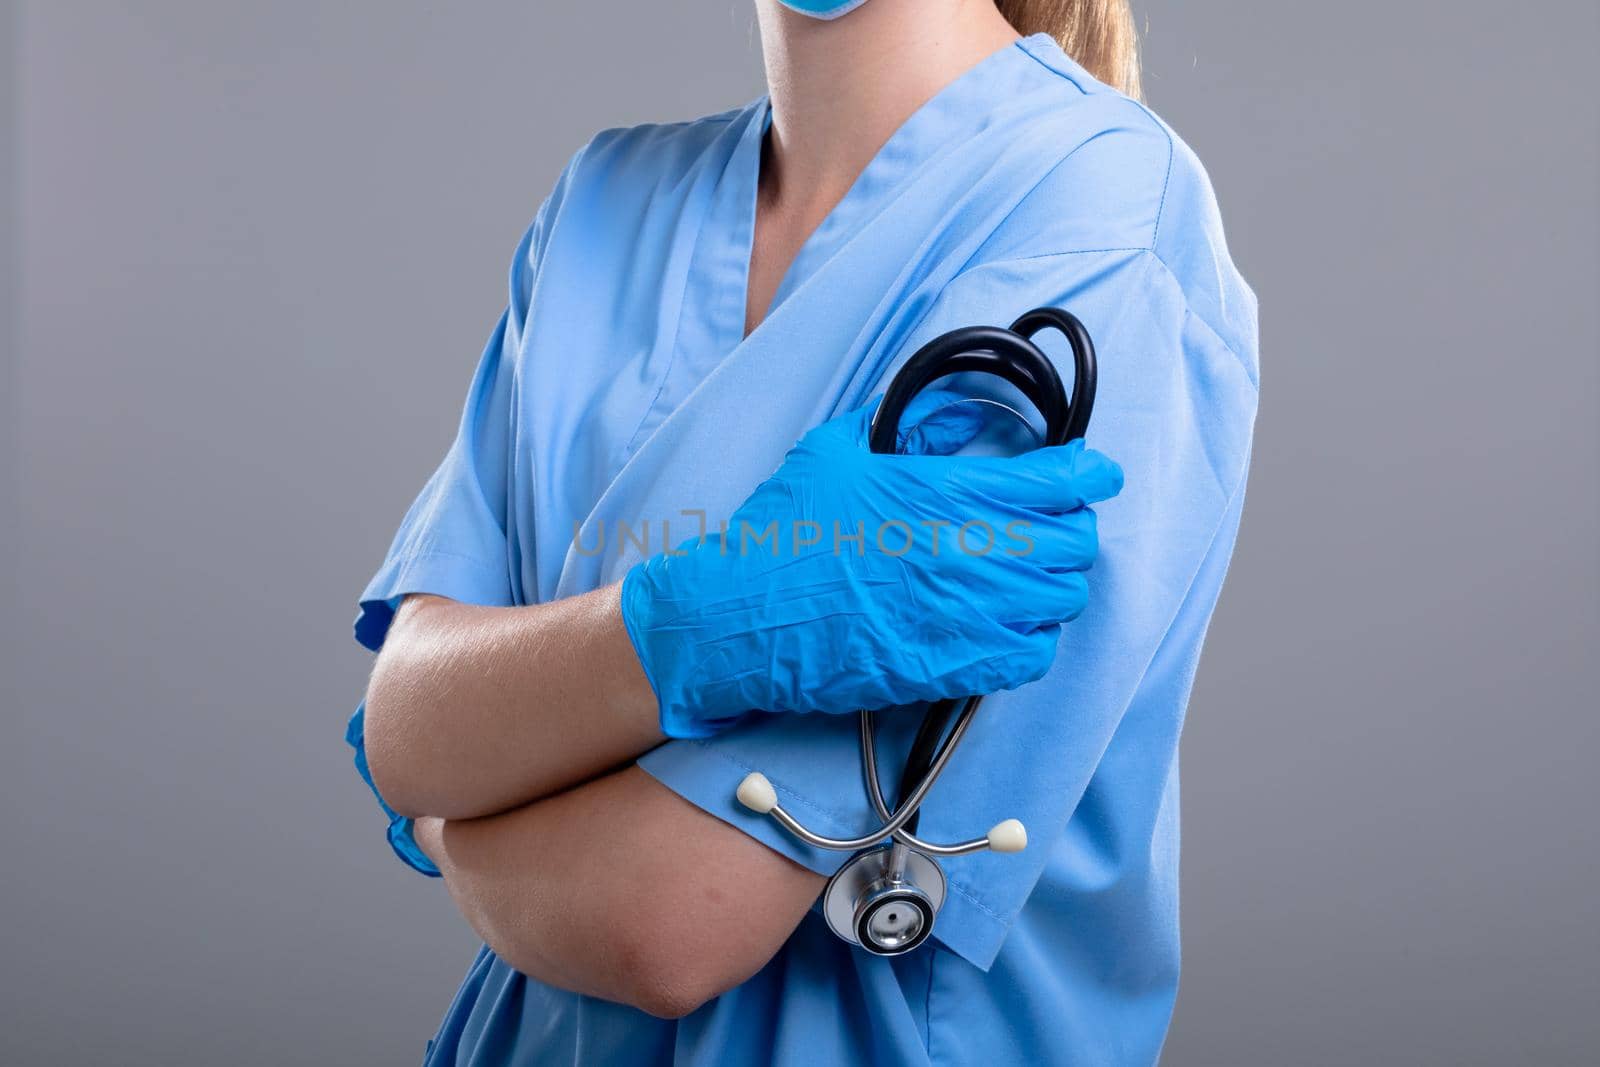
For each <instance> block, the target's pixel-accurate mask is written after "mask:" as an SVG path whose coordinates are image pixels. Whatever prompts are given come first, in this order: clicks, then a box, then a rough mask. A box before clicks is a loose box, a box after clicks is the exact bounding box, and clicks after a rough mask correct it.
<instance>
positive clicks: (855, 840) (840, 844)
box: [766, 701, 988, 852]
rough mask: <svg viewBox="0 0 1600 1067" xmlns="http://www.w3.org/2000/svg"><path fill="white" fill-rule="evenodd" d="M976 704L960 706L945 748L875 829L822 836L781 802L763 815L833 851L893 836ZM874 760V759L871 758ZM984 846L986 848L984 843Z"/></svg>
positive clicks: (935, 775)
mask: <svg viewBox="0 0 1600 1067" xmlns="http://www.w3.org/2000/svg"><path fill="white" fill-rule="evenodd" d="M975 707H976V704H975V702H973V701H968V704H967V707H965V708H963V709H962V712H961V717H960V718H958V719H957V720H956V724H955V725H954V726H952V727H951V728H950V737H949V739H948V741H947V742H946V743H945V745H944V747H943V748H941V749H940V750H939V754H938V755H937V756H935V757H934V760H933V764H932V765H931V766H930V767H929V768H928V773H927V774H925V775H924V776H923V778H922V781H920V782H918V783H917V786H916V788H915V789H913V790H912V791H911V795H910V796H908V797H906V802H905V803H904V804H902V805H900V810H899V811H897V812H895V813H894V814H893V815H888V814H884V815H882V816H881V817H882V818H884V820H885V822H884V824H883V825H882V826H880V827H878V828H877V829H876V830H873V831H871V832H869V833H866V834H862V835H861V836H860V837H850V838H844V837H824V836H823V835H822V834H819V833H814V832H812V831H811V830H808V829H806V828H805V827H804V826H802V825H801V824H800V822H799V820H797V819H796V818H795V817H794V816H793V815H790V814H789V813H788V812H787V811H785V810H784V809H783V806H782V805H780V804H773V805H772V806H771V807H768V808H766V814H768V815H771V816H772V817H773V818H774V819H776V820H777V821H778V823H779V824H780V825H782V827H783V828H784V829H785V830H788V831H789V832H790V833H791V834H793V835H794V836H796V837H798V838H799V839H800V840H802V841H804V842H805V843H806V844H808V845H811V846H813V847H816V848H826V849H831V850H832V851H835V852H854V851H856V850H857V849H863V848H868V847H870V846H872V845H876V844H877V843H878V842H879V841H882V840H883V839H884V838H886V837H893V836H895V835H896V833H897V831H899V830H900V829H901V827H903V826H905V824H906V823H907V822H909V821H910V820H911V816H913V815H915V814H916V813H917V809H918V808H919V807H921V806H922V801H923V799H924V798H926V797H927V795H928V790H930V789H932V788H933V783H934V782H936V781H938V780H939V775H940V774H941V773H943V771H944V768H945V764H947V763H949V762H950V756H951V754H952V753H954V752H955V749H956V744H957V742H959V741H960V740H961V735H962V734H964V733H966V731H967V725H968V724H969V723H971V721H972V713H973V711H974V710H975ZM861 714H862V715H863V716H870V715H871V712H867V711H863V712H862V713H861ZM867 726H868V731H867V733H866V735H865V736H866V737H868V738H870V737H871V720H870V718H869V719H868V720H867ZM869 751H870V750H869ZM872 758H873V757H872V756H871V755H868V754H866V753H864V754H863V762H866V760H868V759H872ZM874 762H876V761H875V760H874ZM872 778H873V780H874V781H876V780H877V775H873V776H872ZM769 788H770V786H769ZM878 799H879V800H880V801H881V800H882V797H881V796H880V797H879V798H878ZM880 810H881V809H880ZM984 847H988V843H987V842H985V843H984ZM962 851H963V852H966V851H974V850H971V849H967V848H964V847H963V848H962Z"/></svg>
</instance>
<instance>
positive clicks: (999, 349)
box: [868, 307, 1098, 834]
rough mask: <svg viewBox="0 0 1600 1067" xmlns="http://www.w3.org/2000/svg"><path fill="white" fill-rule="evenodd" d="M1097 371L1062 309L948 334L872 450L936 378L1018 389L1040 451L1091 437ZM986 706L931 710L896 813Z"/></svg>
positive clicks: (908, 370) (878, 423)
mask: <svg viewBox="0 0 1600 1067" xmlns="http://www.w3.org/2000/svg"><path fill="white" fill-rule="evenodd" d="M1050 328H1054V329H1056V330H1059V331H1060V332H1061V333H1062V334H1063V335H1064V336H1065V337H1066V339H1067V344H1068V345H1069V346H1070V347H1071V349H1072V369H1073V379H1072V392H1071V393H1070V394H1069V393H1068V392H1067V389H1066V386H1065V385H1064V384H1063V383H1062V381H1061V375H1060V374H1059V373H1057V371H1056V368H1055V364H1053V363H1051V362H1050V358H1049V357H1048V356H1046V355H1045V354H1044V352H1043V351H1041V350H1040V348H1039V346H1038V345H1036V344H1034V343H1033V340H1032V338H1033V336H1034V335H1035V334H1037V333H1038V332H1039V331H1041V330H1044V329H1050ZM1097 370H1098V368H1097V366H1096V362H1095V351H1094V342H1093V340H1091V339H1090V337H1089V331H1088V330H1087V329H1085V328H1084V325H1083V323H1082V322H1080V321H1078V319H1077V317H1076V316H1074V315H1073V314H1071V313H1070V312H1067V311H1063V310H1062V309H1060V308H1056V307H1040V308H1035V309H1034V310H1032V311H1029V312H1027V313H1026V314H1024V315H1022V316H1021V317H1020V318H1018V319H1017V320H1016V321H1015V322H1013V323H1012V324H1011V326H1010V327H1009V328H1007V329H1002V328H1000V327H998V326H967V327H962V328H960V329H955V330H951V331H949V332H948V333H943V334H940V335H939V336H938V337H935V338H934V339H933V340H931V341H929V342H928V343H927V344H925V345H923V346H922V347H921V348H919V349H918V350H917V351H916V352H915V353H914V354H913V355H912V356H911V358H910V359H908V360H907V361H906V362H905V365H904V366H902V367H901V368H900V370H899V371H898V372H897V373H896V374H895V376H894V378H893V380H892V381H890V383H889V388H888V389H887V390H886V391H885V392H884V396H883V400H882V402H881V403H880V404H879V405H878V410H877V412H876V413H875V414H874V415H873V417H872V425H871V428H870V430H869V431H868V446H869V447H870V448H871V449H872V451H873V452H877V453H884V454H886V453H892V452H894V451H896V448H897V443H898V437H899V431H900V419H901V417H902V416H903V415H904V414H905V410H906V407H907V405H909V404H910V403H911V401H912V399H913V398H915V397H916V395H917V394H918V393H920V392H922V390H923V389H925V388H927V387H928V386H929V385H931V384H932V383H933V382H935V381H937V380H938V379H940V378H944V377H947V376H949V375H951V374H960V373H963V372H980V373H985V374H993V375H996V376H998V377H1000V378H1004V379H1005V380H1006V381H1008V382H1010V383H1011V384H1012V385H1014V386H1016V387H1017V389H1018V390H1020V391H1021V392H1022V394H1023V396H1025V397H1027V398H1028V400H1029V402H1030V403H1032V404H1033V405H1034V407H1036V408H1037V409H1038V410H1039V414H1040V415H1041V416H1042V417H1043V418H1044V423H1045V434H1044V440H1043V444H1044V445H1047V446H1049V445H1063V444H1066V443H1067V442H1068V441H1073V440H1076V439H1078V438H1080V437H1082V436H1084V434H1085V433H1086V432H1087V431H1088V428H1089V416H1090V415H1091V414H1093V412H1094V396H1095V387H1096V384H1097V378H1098V375H1097ZM982 699H983V694H975V695H972V696H967V697H956V698H949V699H945V700H939V701H935V702H934V703H933V704H931V705H929V707H928V710H927V712H926V713H925V714H924V716H923V719H922V724H921V725H920V726H919V727H918V729H917V734H916V737H915V739H914V740H913V741H912V742H911V749H910V751H909V752H908V754H907V756H906V764H905V769H904V771H903V772H902V773H901V776H900V791H899V800H898V804H897V806H899V805H904V804H905V803H906V801H907V799H909V797H910V796H911V794H912V793H913V792H915V790H916V788H917V786H918V785H919V784H920V783H921V782H922V780H923V778H924V777H926V776H927V774H928V772H929V769H930V768H932V767H933V765H934V764H935V763H936V762H938V761H939V760H940V757H941V755H942V754H943V753H944V750H945V748H946V747H947V746H948V745H949V743H950V738H949V736H948V730H949V726H950V722H951V720H952V718H954V716H955V715H956V713H957V711H958V710H959V711H962V712H970V711H971V710H975V709H976V707H977V705H978V703H979V702H980V701H981V700H982ZM920 815H921V812H920V811H919V812H916V813H914V814H912V816H911V818H910V820H909V821H908V822H907V823H906V824H905V829H906V831H907V832H908V833H912V834H914V833H916V831H917V823H918V817H919V816H920Z"/></svg>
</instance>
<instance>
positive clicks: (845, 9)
mask: <svg viewBox="0 0 1600 1067" xmlns="http://www.w3.org/2000/svg"><path fill="white" fill-rule="evenodd" d="M866 2H867V0H844V3H839V2H838V0H778V3H780V4H782V5H783V6H784V7H786V8H788V9H790V10H791V11H798V12H800V14H802V15H810V16H811V17H812V18H814V19H836V18H838V17H839V16H840V15H848V14H849V13H850V12H852V11H854V10H855V9H856V8H858V7H860V6H861V5H862V4H864V3H866Z"/></svg>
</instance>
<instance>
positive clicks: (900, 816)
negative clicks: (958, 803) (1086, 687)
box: [736, 307, 1096, 956]
mask: <svg viewBox="0 0 1600 1067" xmlns="http://www.w3.org/2000/svg"><path fill="white" fill-rule="evenodd" d="M1046 328H1054V329H1057V330H1060V331H1061V333H1062V334H1064V335H1065V336H1066V338H1067V342H1068V344H1069V345H1070V346H1071V348H1072V360H1073V384H1072V393H1071V395H1070V396H1069V395H1068V393H1067V390H1066V386H1064V385H1063V384H1062V382H1061V376H1060V375H1059V374H1058V373H1057V372H1056V369H1055V365H1054V364H1053V363H1051V362H1050V359H1049V357H1047V356H1046V355H1045V354H1044V353H1043V352H1042V351H1040V349H1039V347H1038V346H1037V345H1035V344H1034V343H1033V341H1032V340H1031V338H1032V336H1033V335H1034V334H1036V333H1038V332H1039V331H1040V330H1043V329H1046ZM963 371H981V372H984V373H988V374H995V375H998V376H999V377H1001V378H1004V379H1005V380H1006V381H1009V382H1010V383H1011V384H1012V385H1015V386H1016V387H1017V388H1018V389H1019V390H1021V392H1022V394H1023V395H1024V396H1026V397H1027V398H1028V400H1029V402H1031V403H1032V404H1033V405H1034V406H1035V407H1036V408H1038V409H1039V414H1040V415H1041V416H1043V417H1044V421H1045V439H1044V443H1045V444H1046V445H1060V444H1065V443H1066V442H1067V441H1071V440H1074V439H1075V438H1079V437H1082V436H1083V435H1084V431H1085V430H1087V429H1088V425H1089V415H1090V413H1091V411H1092V410H1093V407H1094V395H1095V384H1096V367H1095V354H1094V344H1093V342H1092V341H1090V339H1089V332H1088V331H1087V330H1086V329H1084V326H1083V323H1081V322H1079V321H1078V320H1077V319H1076V318H1075V317H1074V316H1072V315H1071V314H1069V313H1068V312H1065V311H1062V310H1061V309H1060V308H1052V307H1044V308H1035V309H1034V310H1033V311H1030V312H1028V313H1027V314H1026V315H1023V316H1022V317H1021V318H1019V319H1017V321H1016V322H1014V323H1012V324H1011V328H1010V329H1001V328H999V327H996V326H969V327H965V328H962V329H958V330H951V331H950V332H948V333H944V334H940V335H939V336H938V337H935V338H934V339H933V340H931V341H929V342H928V343H927V344H925V345H923V346H922V347H921V348H919V349H918V350H917V351H916V353H915V354H913V355H912V357H911V358H910V359H909V360H907V361H906V363H905V365H904V366H902V367H901V368H900V370H899V372H898V373H896V374H895V376H894V379H893V380H892V381H891V382H890V383H889V388H888V389H887V390H886V391H885V392H884V396H883V400H882V402H881V403H880V404H879V405H878V410H877V411H876V412H875V413H874V414H873V417H872V425H871V428H870V430H869V431H868V445H869V447H870V448H871V449H872V451H874V452H879V453H888V452H893V451H895V445H896V442H897V440H898V437H899V432H900V419H901V417H902V416H903V415H904V414H905V410H906V407H907V405H908V404H910V402H911V401H912V399H914V398H915V397H916V395H917V394H918V393H919V392H921V391H922V390H923V389H924V388H926V387H927V386H928V385H930V384H932V383H933V382H934V381H937V380H938V379H940V378H944V377H947V376H948V375H951V374H958V373H961V372H963ZM982 699H983V698H982V697H981V696H971V697H967V698H965V699H963V700H941V701H938V702H936V703H935V704H933V705H932V706H931V707H930V708H929V709H928V713H927V715H925V716H924V719H923V722H922V726H921V728H920V729H919V730H918V731H917V737H916V739H915V740H914V741H913V742H912V745H911V753H910V755H909V756H908V757H907V759H906V767H905V770H904V772H903V773H902V775H901V782H900V797H901V799H900V803H899V805H898V806H897V807H896V808H895V809H894V810H893V811H891V810H890V809H889V805H888V803H887V801H885V800H884V796H883V788H882V786H881V785H880V784H879V782H878V759H877V746H876V743H875V740H874V735H875V731H874V730H873V712H871V711H868V710H862V711H861V712H860V713H859V721H860V732H861V765H862V771H863V774H864V776H865V778H866V788H867V798H868V799H869V800H870V801H871V803H872V808H873V811H875V812H876V813H877V815H878V818H880V819H882V820H883V823H882V825H880V826H878V827H877V828H876V829H874V830H871V831H869V832H867V833H865V834H862V835H861V836H859V837H853V838H836V837H827V836H825V835H823V834H818V833H816V832H814V831H812V830H809V829H807V828H806V827H805V826H803V825H802V824H801V823H800V822H799V821H798V820H797V819H796V818H795V817H794V816H793V815H791V814H790V813H789V812H788V811H786V810H785V809H784V807H783V805H781V804H779V803H778V791H777V790H776V789H775V788H774V787H773V785H772V783H771V782H770V781H769V780H768V779H767V777H766V776H765V775H763V774H761V773H759V772H752V773H750V774H748V775H746V776H745V778H744V780H743V781H741V782H740V783H739V788H738V791H737V793H736V796H737V797H738V800H739V803H740V804H742V805H744V806H745V807H746V808H748V809H750V810H751V811H753V812H755V813H756V814H758V815H766V816H768V817H770V818H772V819H773V820H775V821H776V822H777V823H778V824H779V825H780V826H782V827H783V828H784V829H785V830H787V831H788V832H789V833H791V834H793V835H794V836H795V837H797V838H799V839H800V840H801V841H804V842H805V843H806V844H808V845H812V846H814V847H816V848H822V849H829V850H832V851H837V852H854V853H856V854H855V855H854V856H851V857H850V859H849V860H848V861H847V862H846V863H845V864H844V866H842V867H840V868H839V870H838V871H837V872H835V874H834V875H833V877H832V878H830V879H828V884H827V887H826V888H825V889H824V890H823V894H822V914H823V917H824V918H825V919H826V920H827V923H828V926H829V928H830V929H832V930H833V932H834V933H835V934H837V935H839V937H841V938H843V939H844V940H846V941H848V942H850V943H851V944H853V945H859V946H860V947H861V948H863V949H865V950H866V951H868V952H871V953H872V954H874V955H877V956H899V955H903V954H905V953H907V952H910V951H911V950H912V949H914V948H916V947H917V946H918V945H921V944H922V943H923V942H924V941H926V940H927V939H928V936H929V935H930V934H931V933H932V932H933V923H934V919H935V918H936V917H937V916H938V914H939V909H940V908H942V907H943V906H944V899H945V878H944V871H943V869H942V868H940V866H939V861H938V860H937V859H936V858H935V857H937V856H960V855H965V854H967V853H970V852H983V851H986V850H987V851H991V852H1001V853H1011V852H1021V851H1022V850H1023V849H1024V848H1026V847H1027V846H1028V831H1027V828H1026V827H1024V826H1023V825H1022V823H1021V822H1019V821H1018V820H1016V819H1005V820H1002V821H1001V822H998V823H996V824H995V825H994V826H992V827H990V829H989V831H988V833H986V834H985V835H984V836H982V837H977V838H973V839H971V840H969V841H958V842H956V843H954V844H949V845H940V844H934V843H932V842H929V841H924V840H922V839H921V838H919V837H917V836H916V828H917V825H916V824H917V813H918V812H919V811H920V810H921V808H922V802H923V801H924V800H925V799H926V798H927V795H928V791H929V790H930V789H932V788H933V783H934V782H935V781H936V780H937V779H938V777H939V775H940V773H942V772H943V770H944V768H945V765H946V764H948V763H949V761H950V756H951V754H952V753H953V752H954V751H955V748H956V745H957V744H959V743H960V741H961V738H962V736H963V735H964V734H965V733H966V732H967V727H968V726H970V725H971V723H972V717H973V715H974V714H976V712H977V710H978V704H979V703H980V702H981V701H982ZM958 708H959V710H958ZM952 714H954V716H955V720H954V724H953V725H950V727H949V731H948V733H946V730H945V726H946V724H947V723H949V722H950V719H951V715H952ZM941 736H942V740H941Z"/></svg>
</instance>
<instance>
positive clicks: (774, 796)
mask: <svg viewBox="0 0 1600 1067" xmlns="http://www.w3.org/2000/svg"><path fill="white" fill-rule="evenodd" d="M735 796H737V797H738V798H739V803H741V804H743V805H744V806H745V807H747V808H749V809H750V810H751V811H753V812H755V813H756V814H757V815H765V814H766V813H767V812H769V811H771V810H772V809H773V808H775V807H777V806H778V791H777V790H776V789H774V788H772V783H771V782H769V781H767V776H766V775H764V774H762V773H761V772H760V771H751V772H750V773H749V774H747V775H745V776H744V781H742V782H740V783H739V791H738V792H737V793H736V794H735ZM1019 825H1020V824H1019Z"/></svg>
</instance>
